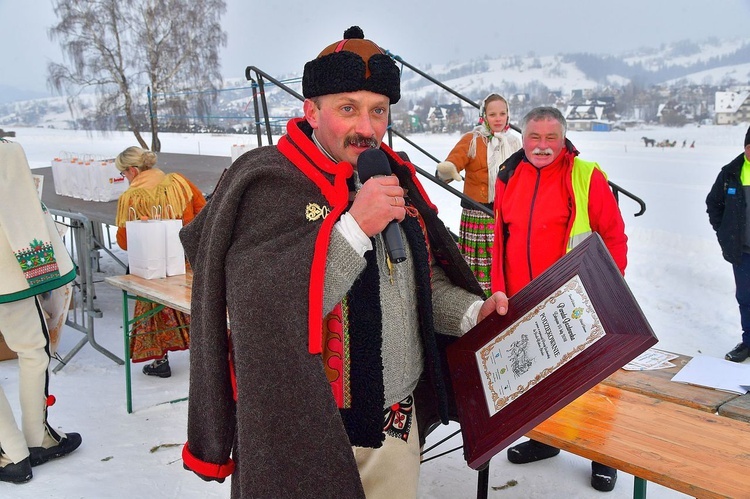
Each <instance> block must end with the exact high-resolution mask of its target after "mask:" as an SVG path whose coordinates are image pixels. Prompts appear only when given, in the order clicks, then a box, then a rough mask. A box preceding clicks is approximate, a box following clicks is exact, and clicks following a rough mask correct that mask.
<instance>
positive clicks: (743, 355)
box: [724, 343, 750, 362]
mask: <svg viewBox="0 0 750 499" xmlns="http://www.w3.org/2000/svg"><path fill="white" fill-rule="evenodd" d="M748 355H750V349H748V347H746V346H745V345H743V344H742V343H737V346H736V347H734V348H733V349H732V351H730V352H729V353H727V354H726V355H725V356H724V358H725V359H727V360H731V361H732V362H744V361H745V359H747V357H748Z"/></svg>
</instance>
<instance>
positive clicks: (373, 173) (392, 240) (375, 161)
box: [357, 149, 406, 263]
mask: <svg viewBox="0 0 750 499" xmlns="http://www.w3.org/2000/svg"><path fill="white" fill-rule="evenodd" d="M357 172H358V173H359V180H360V182H362V183H363V184H364V183H365V182H367V181H368V180H369V179H371V178H372V177H377V176H382V175H390V174H391V165H390V163H388V158H387V157H386V155H385V153H384V152H383V151H381V150H380V149H367V150H366V151H362V153H361V154H360V155H359V158H357ZM383 240H384V241H385V249H386V251H387V252H388V258H390V259H391V262H393V263H401V262H403V261H404V260H406V251H405V250H404V241H403V240H402V239H401V231H400V230H399V228H398V222H396V221H395V220H391V221H390V222H388V225H386V226H385V229H383Z"/></svg>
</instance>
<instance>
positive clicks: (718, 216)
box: [706, 153, 747, 265]
mask: <svg viewBox="0 0 750 499" xmlns="http://www.w3.org/2000/svg"><path fill="white" fill-rule="evenodd" d="M744 163H745V154H744V153H743V154H740V155H739V156H737V157H736V158H734V159H733V160H732V161H731V162H730V163H729V164H727V165H725V166H724V167H722V169H721V171H720V172H719V175H718V176H717V177H716V181H715V182H714V185H713V186H712V187H711V191H710V192H709V193H708V197H706V208H707V209H706V212H707V213H708V221H709V222H710V223H711V227H713V229H714V231H716V238H717V239H718V240H719V245H720V246H721V254H722V256H723V257H724V259H725V260H726V261H728V262H729V263H732V264H736V265H739V264H740V263H742V245H743V237H744V233H745V223H747V222H746V220H745V213H746V203H747V200H746V199H745V193H744V191H743V188H742V182H741V181H740V172H741V171H742V165H743V164H744Z"/></svg>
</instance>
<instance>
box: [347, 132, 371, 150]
mask: <svg viewBox="0 0 750 499" xmlns="http://www.w3.org/2000/svg"><path fill="white" fill-rule="evenodd" d="M349 146H356V147H370V148H373V149H375V148H377V147H378V141H377V140H375V139H374V138H372V137H365V136H364V135H350V136H348V137H347V138H346V139H344V147H349Z"/></svg>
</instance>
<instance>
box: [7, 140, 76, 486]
mask: <svg viewBox="0 0 750 499" xmlns="http://www.w3.org/2000/svg"><path fill="white" fill-rule="evenodd" d="M0 199H2V200H3V202H2V204H0V276H2V279H0V331H2V333H3V337H4V338H5V342H6V343H7V345H8V348H10V349H11V350H12V351H14V352H15V353H16V354H17V355H18V384H19V398H20V403H21V404H20V405H21V412H22V414H23V418H22V421H23V424H22V426H23V430H20V429H19V428H18V426H17V425H16V421H15V418H14V417H13V411H12V410H11V407H10V405H9V404H8V401H7V399H6V397H5V393H4V392H3V389H2V387H0V481H1V482H11V483H24V482H28V481H29V480H31V478H32V470H31V467H32V466H37V465H39V464H42V463H45V462H47V461H49V460H50V459H55V458H58V457H62V456H65V455H67V454H70V453H71V452H73V451H74V450H76V449H77V448H78V446H79V445H81V435H79V434H78V433H67V434H65V433H62V432H60V431H55V430H54V429H53V428H54V427H52V426H50V425H49V423H48V422H47V407H48V406H51V405H52V404H54V402H55V397H54V396H51V395H50V394H49V392H48V387H49V371H48V370H47V368H48V367H49V361H50V335H49V330H48V329H47V321H46V319H45V316H44V311H43V310H42V305H41V302H40V300H39V295H40V294H42V293H46V292H48V291H52V290H54V289H57V288H59V287H61V286H64V285H66V284H67V283H69V282H71V281H72V280H73V279H75V277H76V270H75V268H74V266H73V262H72V260H71V259H70V256H69V255H68V252H67V250H66V249H65V245H64V244H63V242H62V240H61V239H60V235H59V233H58V232H57V228H56V227H55V223H54V222H53V221H52V218H51V217H50V215H49V214H48V213H47V209H46V208H45V206H44V204H42V203H41V202H40V201H39V196H38V195H37V190H36V187H35V186H34V181H33V179H32V177H31V170H29V164H28V162H27V161H26V154H25V153H24V151H23V148H22V147H21V146H20V145H19V144H16V143H13V142H7V141H4V140H0Z"/></svg>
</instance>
